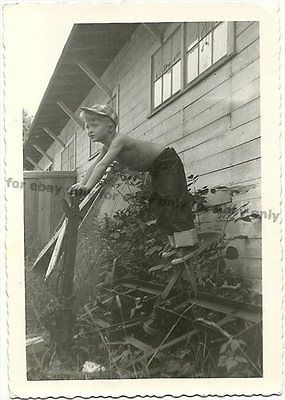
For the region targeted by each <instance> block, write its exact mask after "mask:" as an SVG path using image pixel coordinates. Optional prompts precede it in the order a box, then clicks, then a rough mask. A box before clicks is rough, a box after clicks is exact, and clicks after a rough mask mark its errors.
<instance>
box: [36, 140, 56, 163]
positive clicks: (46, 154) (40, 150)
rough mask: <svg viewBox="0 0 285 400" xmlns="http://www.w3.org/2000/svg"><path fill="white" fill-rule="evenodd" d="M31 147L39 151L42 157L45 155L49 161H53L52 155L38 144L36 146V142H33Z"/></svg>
mask: <svg viewBox="0 0 285 400" xmlns="http://www.w3.org/2000/svg"><path fill="white" fill-rule="evenodd" d="M33 147H34V148H35V149H36V150H38V152H39V153H41V154H42V155H43V156H44V157H46V158H47V159H48V160H49V161H51V162H53V159H52V157H51V156H50V155H49V154H48V153H47V152H45V151H44V150H43V149H41V148H40V146H38V145H37V144H33Z"/></svg>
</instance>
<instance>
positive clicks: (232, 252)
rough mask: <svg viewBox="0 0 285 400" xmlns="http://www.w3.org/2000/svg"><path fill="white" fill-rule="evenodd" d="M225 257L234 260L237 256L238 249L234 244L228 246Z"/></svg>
mask: <svg viewBox="0 0 285 400" xmlns="http://www.w3.org/2000/svg"><path fill="white" fill-rule="evenodd" d="M226 258H228V259H229V260H236V259H237V258H239V252H238V249H237V248H236V247H234V246H228V247H227V249H226Z"/></svg>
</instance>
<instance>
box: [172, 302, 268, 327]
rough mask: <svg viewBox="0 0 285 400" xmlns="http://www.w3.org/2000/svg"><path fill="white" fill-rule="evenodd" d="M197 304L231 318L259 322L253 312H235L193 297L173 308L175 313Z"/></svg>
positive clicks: (229, 308) (258, 317) (226, 307)
mask: <svg viewBox="0 0 285 400" xmlns="http://www.w3.org/2000/svg"><path fill="white" fill-rule="evenodd" d="M191 303H192V304H197V305H198V306H200V307H203V308H207V309H209V310H213V311H216V312H220V313H223V314H228V315H230V316H232V317H233V318H241V319H244V320H246V321H251V322H255V323H256V322H257V321H259V320H260V315H259V314H256V313H253V312H248V311H242V310H236V309H235V308H232V307H228V306H225V305H221V304H218V303H213V302H210V301H208V300H203V299H199V298H198V299H194V298H193V297H192V298H191V297H190V298H188V299H187V300H186V301H185V302H184V303H182V304H179V305H178V306H177V307H175V308H174V310H175V311H177V312H179V311H180V309H181V308H184V307H185V306H187V305H190V304H191Z"/></svg>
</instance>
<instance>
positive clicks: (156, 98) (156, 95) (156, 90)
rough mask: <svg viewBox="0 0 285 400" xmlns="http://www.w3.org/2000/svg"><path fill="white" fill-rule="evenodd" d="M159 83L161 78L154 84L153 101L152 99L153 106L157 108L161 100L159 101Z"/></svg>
mask: <svg viewBox="0 0 285 400" xmlns="http://www.w3.org/2000/svg"><path fill="white" fill-rule="evenodd" d="M161 82H162V78H159V79H158V80H157V81H156V82H154V99H153V106H154V107H157V106H159V104H161V102H162V99H161V90H162V87H161Z"/></svg>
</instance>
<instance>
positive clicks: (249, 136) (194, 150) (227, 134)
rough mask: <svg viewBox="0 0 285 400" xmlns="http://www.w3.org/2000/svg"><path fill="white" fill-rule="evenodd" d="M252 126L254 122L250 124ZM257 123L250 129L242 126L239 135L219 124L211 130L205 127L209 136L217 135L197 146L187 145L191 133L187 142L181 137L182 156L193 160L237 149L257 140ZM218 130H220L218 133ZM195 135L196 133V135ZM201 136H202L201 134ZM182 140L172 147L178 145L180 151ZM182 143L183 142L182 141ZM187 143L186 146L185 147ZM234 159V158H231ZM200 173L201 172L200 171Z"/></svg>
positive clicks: (190, 140)
mask: <svg viewBox="0 0 285 400" xmlns="http://www.w3.org/2000/svg"><path fill="white" fill-rule="evenodd" d="M251 125H252V126H253V125H254V124H251ZM258 128H259V124H258V123H256V127H255V128H252V129H250V127H245V128H244V133H243V134H242V135H241V134H239V135H233V134H232V132H231V131H230V130H229V129H228V127H227V126H225V127H224V126H221V127H220V128H218V129H217V130H216V131H214V132H212V133H211V131H210V130H209V128H207V129H205V132H206V134H208V135H209V136H210V135H211V134H212V135H214V134H215V135H217V137H213V138H212V139H210V140H206V141H205V142H203V143H201V144H199V145H198V146H193V147H192V146H191V147H189V145H190V144H191V143H192V135H190V136H187V138H188V143H187V141H186V139H185V138H183V139H184V140H183V141H184V146H185V147H184V149H183V148H182V149H183V150H182V151H184V157H186V158H188V159H189V160H191V161H192V162H194V161H195V160H202V159H204V158H208V157H209V158H210V157H211V156H214V155H215V154H219V153H223V152H225V151H228V150H230V149H236V150H237V151H238V148H239V146H241V145H244V146H246V144H250V143H252V142H253V141H254V140H259V137H260V131H259V129H258ZM202 132H203V130H202ZM220 132H222V133H221V134H220ZM201 136H202V134H201ZM196 137H197V135H196ZM202 138H203V136H202ZM181 142H182V141H180V143H179V142H178V146H177V143H174V147H175V148H177V147H178V149H179V150H178V152H179V153H180V152H181V147H179V144H181ZM182 143H183V142H182ZM186 143H187V144H188V148H187V147H186V146H187V144H186ZM257 146H260V144H259V143H258V144H257ZM233 161H234V160H233ZM212 166H213V167H214V168H215V167H216V165H215V164H212ZM201 173H203V172H202V171H201Z"/></svg>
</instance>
